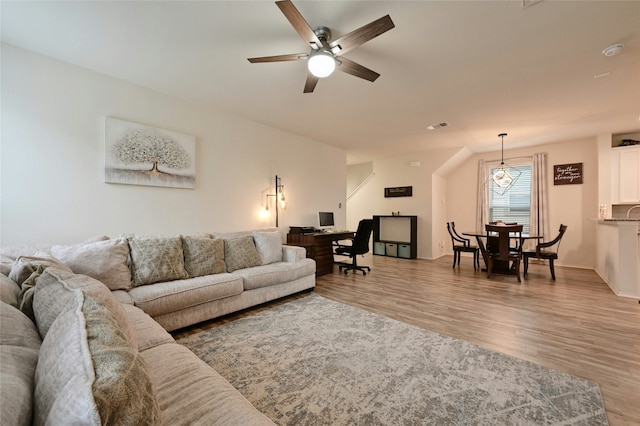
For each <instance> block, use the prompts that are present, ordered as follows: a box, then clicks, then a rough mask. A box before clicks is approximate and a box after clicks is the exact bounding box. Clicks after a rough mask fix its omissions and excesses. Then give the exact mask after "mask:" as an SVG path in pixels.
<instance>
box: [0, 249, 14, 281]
mask: <svg viewBox="0 0 640 426" xmlns="http://www.w3.org/2000/svg"><path fill="white" fill-rule="evenodd" d="M14 260H15V259H13V258H11V257H9V256H5V255H3V254H0V274H2V275H6V276H7V277H8V276H9V274H10V273H11V266H13V261H14Z"/></svg>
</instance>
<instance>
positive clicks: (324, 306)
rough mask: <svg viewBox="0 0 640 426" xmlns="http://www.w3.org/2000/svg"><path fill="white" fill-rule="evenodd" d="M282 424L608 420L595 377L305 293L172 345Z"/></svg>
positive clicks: (593, 422) (596, 422)
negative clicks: (178, 345) (189, 352)
mask: <svg viewBox="0 0 640 426" xmlns="http://www.w3.org/2000/svg"><path fill="white" fill-rule="evenodd" d="M178 343H181V344H183V345H185V346H186V347H188V348H189V349H191V350H192V351H193V352H194V353H195V354H196V355H197V356H198V357H200V358H201V359H202V360H204V361H205V362H206V363H208V364H209V365H211V367H213V368H214V369H215V370H216V371H218V372H219V373H220V374H221V375H222V376H223V377H225V378H226V379H227V380H228V381H229V382H230V383H231V384H232V385H233V386H235V387H236V389H238V390H239V391H240V393H242V394H243V395H244V396H245V397H246V398H247V399H248V400H249V401H251V403H252V404H253V405H254V406H255V407H256V408H257V409H258V410H260V411H261V412H263V413H264V414H266V415H267V416H268V417H269V418H271V419H272V420H273V421H274V422H275V423H277V424H279V425H607V424H608V423H607V417H606V413H605V410H604V404H603V402H602V395H601V393H600V388H599V386H598V384H597V383H595V382H593V381H589V380H586V379H583V378H579V377H575V376H572V375H569V374H565V373H561V372H558V371H554V370H550V369H548V368H545V367H542V366H540V365H537V364H534V363H531V362H528V361H524V360H521V359H518V358H515V357H512V356H508V355H504V354H501V353H498V352H494V351H491V350H488V349H484V348H481V347H479V346H476V345H473V344H470V343H467V342H464V341H462V340H457V339H453V338H450V337H446V336H443V335H440V334H437V333H434V332H431V331H428V330H424V329H421V328H418V327H413V326H410V325H407V324H405V323H402V322H399V321H396V320H392V319H389V318H386V317H384V316H380V315H377V314H373V313H370V312H367V311H364V310H362V309H358V308H355V307H351V306H348V305H345V304H343V303H338V302H335V301H331V300H329V299H326V298H324V297H322V296H318V295H316V294H314V293H311V294H309V295H307V296H305V297H302V298H298V299H295V300H292V301H291V302H287V303H284V304H281V305H276V306H274V307H272V308H269V309H266V310H260V311H256V313H255V314H250V315H249V316H247V317H244V318H241V319H237V320H233V321H231V322H228V323H224V324H221V325H220V326H218V327H215V328H213V329H210V330H207V331H203V332H200V333H198V334H194V335H191V336H188V337H186V338H183V339H180V340H178Z"/></svg>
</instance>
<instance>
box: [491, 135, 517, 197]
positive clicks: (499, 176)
mask: <svg viewBox="0 0 640 426" xmlns="http://www.w3.org/2000/svg"><path fill="white" fill-rule="evenodd" d="M505 136H507V134H506V133H500V134H499V135H498V137H499V138H501V140H502V150H501V152H502V154H501V157H500V166H498V167H496V168H494V169H491V176H490V177H489V180H488V183H489V186H490V188H491V190H492V191H493V192H495V193H496V194H498V195H504V194H505V193H506V192H507V191H508V190H509V188H511V187H512V186H513V184H514V183H516V181H517V180H518V179H519V178H520V175H521V174H522V172H521V171H520V170H518V169H516V168H514V167H510V166H509V165H505V164H504V137H505Z"/></svg>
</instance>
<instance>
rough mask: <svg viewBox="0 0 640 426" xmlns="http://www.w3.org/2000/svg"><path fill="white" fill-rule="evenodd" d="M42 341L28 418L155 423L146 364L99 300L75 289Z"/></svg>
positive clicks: (52, 421) (53, 421)
mask: <svg viewBox="0 0 640 426" xmlns="http://www.w3.org/2000/svg"><path fill="white" fill-rule="evenodd" d="M71 295H72V297H71V298H67V301H68V307H67V309H66V310H65V311H64V312H63V313H61V314H60V315H59V316H58V317H57V318H56V319H55V321H54V322H53V324H52V325H51V327H50V328H49V331H48V333H47V335H46V337H45V338H44V340H43V342H42V346H41V347H40V353H39V356H38V365H37V367H36V377H35V384H36V391H35V404H34V414H35V416H34V420H35V421H34V424H37V425H42V424H83V425H100V424H130V425H135V424H159V420H160V413H159V409H158V406H157V403H156V400H155V395H154V390H153V385H152V382H151V379H150V376H149V372H148V367H147V364H146V362H145V361H144V359H143V358H142V357H141V356H140V354H139V352H138V351H137V349H136V347H135V345H134V344H133V343H132V342H131V341H130V340H129V339H128V337H127V333H126V332H125V330H123V329H122V328H121V324H120V322H119V320H118V319H117V318H116V317H115V316H114V315H113V313H112V312H111V309H110V308H109V307H108V306H107V305H105V304H104V301H103V300H100V299H99V298H96V297H93V296H92V295H90V294H88V293H86V292H83V291H82V290H80V289H75V290H73V291H71Z"/></svg>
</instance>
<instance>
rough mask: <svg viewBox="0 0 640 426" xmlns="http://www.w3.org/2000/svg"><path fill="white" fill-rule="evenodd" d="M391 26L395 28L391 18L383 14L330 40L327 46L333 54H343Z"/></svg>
mask: <svg viewBox="0 0 640 426" xmlns="http://www.w3.org/2000/svg"><path fill="white" fill-rule="evenodd" d="M392 28H395V24H394V23H393V21H392V20H391V17H390V16H389V15H387V16H383V17H382V18H380V19H376V20H375V21H373V22H370V23H368V24H367V25H365V26H363V27H360V28H358V29H357V30H355V31H351V32H350V33H349V34H345V35H343V36H342V37H340V38H338V39H336V40H334V41H332V42H331V43H329V47H330V48H331V51H332V52H333V53H334V54H335V55H337V56H339V55H343V54H345V53H347V52H348V51H350V50H352V49H354V48H356V47H358V46H360V45H361V44H363V43H366V42H368V41H369V40H371V39H372V38H375V37H378V36H379V35H380V34H382V33H385V32H387V31H389V30H390V29H392Z"/></svg>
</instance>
